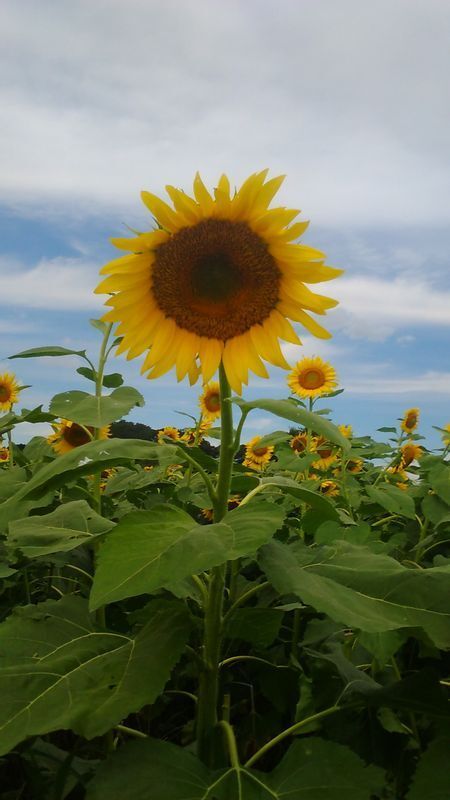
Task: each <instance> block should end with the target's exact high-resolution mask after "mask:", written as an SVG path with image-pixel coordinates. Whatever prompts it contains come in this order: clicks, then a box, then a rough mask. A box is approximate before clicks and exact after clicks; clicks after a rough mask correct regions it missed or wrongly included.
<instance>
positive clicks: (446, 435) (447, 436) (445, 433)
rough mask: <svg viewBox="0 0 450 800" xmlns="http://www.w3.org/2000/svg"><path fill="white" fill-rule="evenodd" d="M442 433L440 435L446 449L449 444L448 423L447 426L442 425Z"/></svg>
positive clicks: (449, 431)
mask: <svg viewBox="0 0 450 800" xmlns="http://www.w3.org/2000/svg"><path fill="white" fill-rule="evenodd" d="M444 431H445V432H444V433H443V434H442V441H443V442H444V444H445V446H446V447H448V445H449V444H450V422H448V423H447V425H444Z"/></svg>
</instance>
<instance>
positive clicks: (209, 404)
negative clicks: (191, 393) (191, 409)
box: [198, 381, 220, 420]
mask: <svg viewBox="0 0 450 800" xmlns="http://www.w3.org/2000/svg"><path fill="white" fill-rule="evenodd" d="M198 402H199V406H200V410H201V412H202V414H203V416H204V417H205V418H206V419H210V420H214V419H217V417H220V386H219V384H218V382H217V381H211V382H210V383H207V384H206V386H205V387H204V388H203V393H202V394H201V395H200V397H199V401H198Z"/></svg>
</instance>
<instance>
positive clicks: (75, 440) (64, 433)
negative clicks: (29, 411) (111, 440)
mask: <svg viewBox="0 0 450 800" xmlns="http://www.w3.org/2000/svg"><path fill="white" fill-rule="evenodd" d="M52 428H53V431H54V433H52V434H51V435H50V436H48V437H47V441H48V442H49V444H51V446H52V447H53V449H54V450H55V452H56V453H58V454H59V455H62V454H63V453H69V452H70V450H73V449H74V448H75V447H81V445H82V444H87V443H88V442H90V441H92V438H93V435H94V428H91V426H90V425H86V426H85V427H83V425H78V423H77V422H71V421H70V420H69V419H62V420H61V422H54V423H52ZM110 429H111V426H110V425H105V427H104V428H100V433H99V439H107V438H108V436H109V434H110Z"/></svg>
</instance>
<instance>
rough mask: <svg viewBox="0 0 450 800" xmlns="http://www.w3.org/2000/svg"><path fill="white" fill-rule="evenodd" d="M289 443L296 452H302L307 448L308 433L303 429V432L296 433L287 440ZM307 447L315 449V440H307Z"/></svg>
mask: <svg viewBox="0 0 450 800" xmlns="http://www.w3.org/2000/svg"><path fill="white" fill-rule="evenodd" d="M289 445H290V446H291V447H292V449H293V450H294V451H295V452H296V453H304V452H305V451H306V450H307V448H308V434H307V433H306V431H303V433H297V434H296V436H293V437H292V439H291V440H290V442H289ZM309 449H310V450H314V449H315V442H314V440H313V439H312V438H311V440H310V442H309Z"/></svg>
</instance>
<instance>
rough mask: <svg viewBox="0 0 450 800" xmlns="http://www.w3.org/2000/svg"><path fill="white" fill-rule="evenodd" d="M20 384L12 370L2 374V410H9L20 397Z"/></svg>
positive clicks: (0, 381)
mask: <svg viewBox="0 0 450 800" xmlns="http://www.w3.org/2000/svg"><path fill="white" fill-rule="evenodd" d="M19 392H20V384H19V383H17V380H16V376H15V375H13V374H12V372H4V373H3V374H2V375H0V411H9V409H10V408H11V406H12V405H14V403H17V401H18V399H19Z"/></svg>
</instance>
